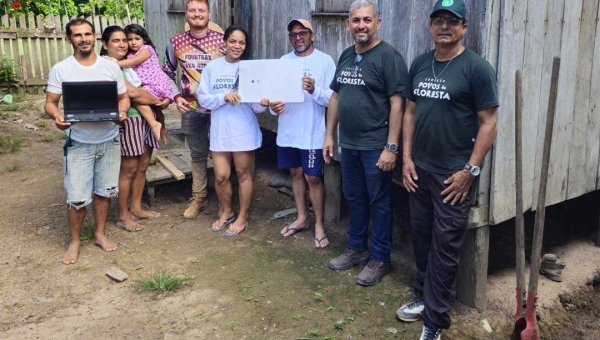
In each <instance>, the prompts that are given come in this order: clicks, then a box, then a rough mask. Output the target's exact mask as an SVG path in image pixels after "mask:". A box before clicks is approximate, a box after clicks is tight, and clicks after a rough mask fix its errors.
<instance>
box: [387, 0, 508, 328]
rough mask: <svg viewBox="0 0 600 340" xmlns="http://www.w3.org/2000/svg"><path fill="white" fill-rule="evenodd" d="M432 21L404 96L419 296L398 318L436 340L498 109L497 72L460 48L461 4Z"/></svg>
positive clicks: (441, 8)
mask: <svg viewBox="0 0 600 340" xmlns="http://www.w3.org/2000/svg"><path fill="white" fill-rule="evenodd" d="M430 17H431V21H430V25H429V31H430V33H431V36H432V38H433V40H434V43H435V50H433V51H430V52H427V53H425V54H423V55H421V56H419V57H417V58H416V59H415V60H414V62H413V63H412V65H411V68H410V71H409V76H408V78H409V80H408V82H407V84H406V88H405V91H404V96H405V97H406V99H407V104H406V106H407V107H406V111H405V113H404V129H403V151H402V152H403V171H402V174H403V182H404V186H405V187H406V189H407V190H408V191H409V193H410V194H409V202H410V218H411V234H412V238H413V247H414V251H415V259H416V262H417V284H416V290H417V293H418V295H419V297H418V298H417V299H416V300H415V301H413V302H411V303H408V304H406V305H404V306H402V307H400V308H399V309H398V311H397V312H396V315H397V316H398V318H399V319H401V320H404V321H408V322H412V321H416V320H418V319H420V318H421V317H422V318H423V319H424V327H423V334H422V335H421V339H427V340H438V339H440V335H441V332H442V330H443V329H447V328H449V327H450V316H449V315H448V312H449V311H450V310H451V309H452V308H453V307H454V304H455V300H456V273H457V270H458V261H459V254H460V251H461V247H462V245H463V243H464V240H465V236H466V234H467V221H468V216H469V212H470V210H471V206H472V205H473V204H474V203H475V192H476V190H477V184H478V182H479V181H478V179H479V174H480V172H481V169H480V167H481V166H483V160H484V158H485V156H486V154H487V153H488V152H489V150H490V148H491V147H492V143H493V142H494V139H495V138H496V132H497V122H498V106H499V104H498V94H497V88H496V75H495V74H494V70H493V69H492V67H491V66H490V64H489V63H488V62H487V61H485V60H484V59H483V58H481V57H480V56H479V55H477V54H476V53H474V52H472V51H469V50H468V49H466V48H465V47H464V46H463V44H462V38H463V36H464V34H465V33H466V32H467V10H466V7H465V4H464V2H463V0H439V1H438V2H437V3H436V4H435V6H434V8H433V11H432V13H431V16H430Z"/></svg>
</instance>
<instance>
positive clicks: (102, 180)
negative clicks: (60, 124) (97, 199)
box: [63, 136, 121, 209]
mask: <svg viewBox="0 0 600 340" xmlns="http://www.w3.org/2000/svg"><path fill="white" fill-rule="evenodd" d="M64 151H65V153H64V164H63V168H64V173H65V190H66V191H67V204H69V206H72V207H75V208H76V209H81V208H83V207H85V206H87V205H88V204H90V203H91V202H92V193H94V194H96V195H98V196H102V197H107V198H110V197H116V196H117V195H118V193H119V171H120V167H121V146H120V141H119V136H117V137H115V138H112V139H110V140H108V141H106V142H104V143H98V144H88V143H80V142H78V141H76V140H73V139H71V138H67V142H66V143H65V147H64Z"/></svg>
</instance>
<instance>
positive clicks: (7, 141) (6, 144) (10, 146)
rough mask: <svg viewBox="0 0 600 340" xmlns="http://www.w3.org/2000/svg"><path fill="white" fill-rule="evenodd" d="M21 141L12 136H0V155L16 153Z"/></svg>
mask: <svg viewBox="0 0 600 340" xmlns="http://www.w3.org/2000/svg"><path fill="white" fill-rule="evenodd" d="M22 144H23V141H22V140H21V138H17V137H12V136H0V154H3V153H12V152H17V151H18V150H19V149H20V148H21V145H22Z"/></svg>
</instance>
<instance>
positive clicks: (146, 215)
mask: <svg viewBox="0 0 600 340" xmlns="http://www.w3.org/2000/svg"><path fill="white" fill-rule="evenodd" d="M131 216H132V217H135V218H138V219H140V220H145V219H148V220H153V219H155V218H159V217H160V213H159V212H158V211H152V210H136V211H135V212H134V211H133V210H132V211H131Z"/></svg>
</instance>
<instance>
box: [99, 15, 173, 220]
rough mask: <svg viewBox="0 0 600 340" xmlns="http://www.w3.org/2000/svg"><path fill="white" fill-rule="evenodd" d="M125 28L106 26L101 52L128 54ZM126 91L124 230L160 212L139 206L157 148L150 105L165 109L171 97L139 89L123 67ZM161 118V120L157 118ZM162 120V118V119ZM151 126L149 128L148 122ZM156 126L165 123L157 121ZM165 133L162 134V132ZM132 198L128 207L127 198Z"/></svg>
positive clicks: (121, 208)
mask: <svg viewBox="0 0 600 340" xmlns="http://www.w3.org/2000/svg"><path fill="white" fill-rule="evenodd" d="M128 51H129V49H128V42H127V36H126V34H125V30H124V29H123V28H121V27H119V26H109V27H107V28H106V29H104V32H103V33H102V50H101V52H100V54H101V55H103V56H107V57H110V58H112V59H115V60H116V61H123V60H125V59H126V57H127V54H128ZM124 74H125V79H126V84H127V94H128V95H129V97H130V99H131V102H132V105H131V109H130V110H129V112H128V119H127V120H126V121H125V124H124V125H123V127H122V134H121V171H120V174H119V198H118V204H119V218H118V221H117V227H119V228H121V229H124V230H126V231H139V230H141V229H142V228H143V226H142V225H141V224H139V223H138V222H137V221H138V220H140V219H154V218H158V217H159V216H160V213H158V212H155V211H149V210H144V209H142V194H143V191H144V186H145V185H146V169H147V168H148V165H149V164H150V158H151V157H152V150H153V149H154V148H158V140H157V137H159V136H160V134H158V133H157V131H154V133H153V128H154V126H156V124H157V122H156V119H155V117H154V114H153V113H152V109H151V108H150V106H149V105H157V106H158V107H160V108H162V109H164V108H166V107H167V106H168V105H169V103H170V99H169V98H166V99H163V100H159V99H158V98H157V97H156V96H155V95H153V94H151V93H149V92H148V91H146V90H144V89H142V88H140V87H139V86H141V85H142V82H141V81H140V79H139V78H138V76H137V75H136V73H135V72H133V70H131V69H125V70H124ZM158 120H161V119H158ZM163 123H164V121H163ZM151 124H152V125H154V126H153V128H151V126H150V125H151ZM158 125H160V126H159V129H160V128H161V127H162V129H163V132H164V126H163V125H161V124H160V123H158ZM163 135H164V133H163ZM130 198H131V207H130V208H128V201H129V199H130Z"/></svg>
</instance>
